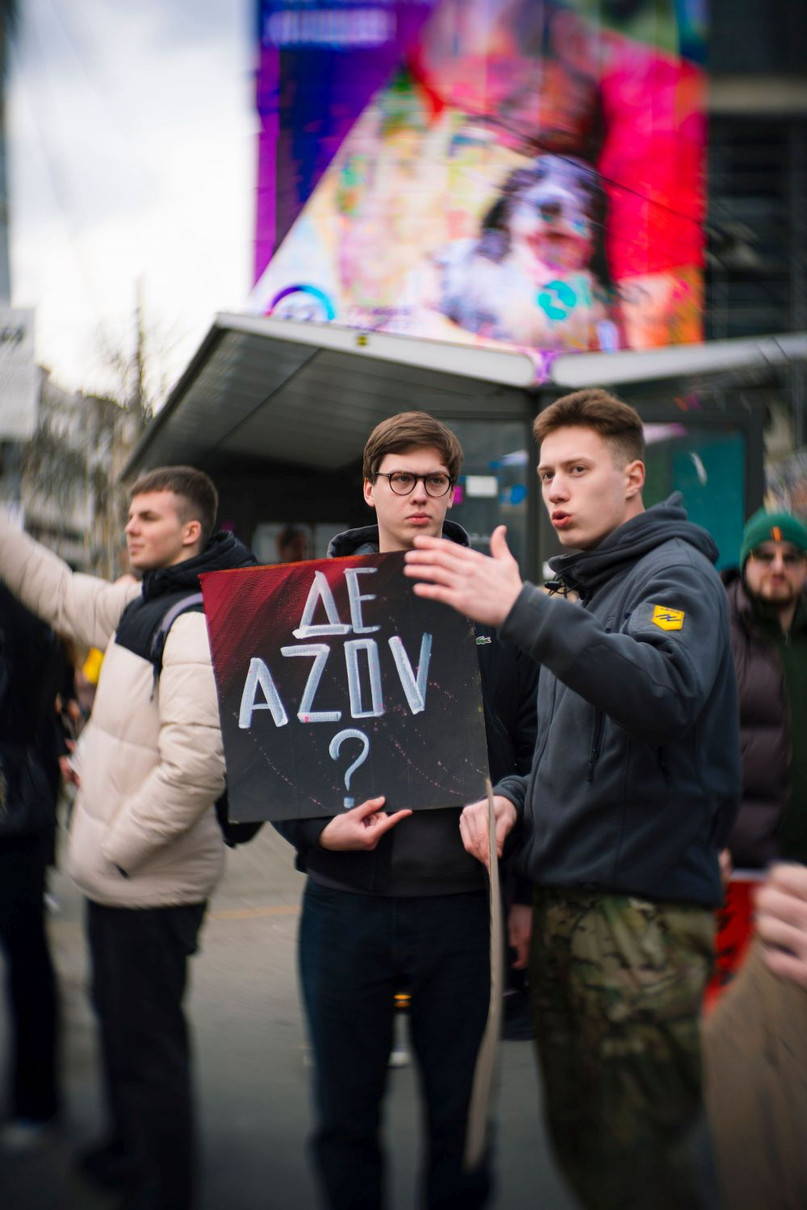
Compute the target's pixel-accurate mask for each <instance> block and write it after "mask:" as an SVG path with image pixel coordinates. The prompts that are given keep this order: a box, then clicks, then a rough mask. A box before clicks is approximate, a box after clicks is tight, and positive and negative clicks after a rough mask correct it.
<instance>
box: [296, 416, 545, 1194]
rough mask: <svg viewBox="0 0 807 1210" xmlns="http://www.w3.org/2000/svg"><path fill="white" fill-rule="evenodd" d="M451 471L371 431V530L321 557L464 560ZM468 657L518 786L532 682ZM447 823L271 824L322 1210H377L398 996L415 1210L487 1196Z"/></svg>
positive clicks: (426, 818) (442, 458)
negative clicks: (287, 914)
mask: <svg viewBox="0 0 807 1210" xmlns="http://www.w3.org/2000/svg"><path fill="white" fill-rule="evenodd" d="M461 463H462V450H461V448H460V444H459V442H458V441H457V438H456V437H455V436H454V434H453V433H452V432H451V431H450V430H449V429H447V428H446V427H445V426H444V425H443V424H440V423H439V422H438V421H437V420H434V419H433V418H432V417H431V416H429V415H427V414H426V413H424V412H407V413H403V414H400V415H397V416H392V417H390V418H389V419H388V420H385V421H382V423H381V424H379V425H378V426H377V427H376V428H375V429H374V430H373V432H372V433H371V435H370V438H369V440H368V442H367V445H366V447H365V451H364V466H363V474H364V499H365V501H366V503H367V504H368V505H369V506H370V508H372V509H373V510H374V511H375V516H376V524H374V525H368V526H366V527H363V528H361V529H354V530H350V531H348V532H347V533H342V534H339V535H338V536H337V537H336V538H334V540H333V542H332V543H331V546H330V549H329V554H331V555H337V556H342V555H362V554H374V553H376V552H379V551H380V552H381V553H382V554H384V553H387V552H390V551H405V550H409V549H411V547H412V544H413V542H414V539H415V537H416V536H418V535H419V534H427V535H430V536H432V537H440V536H441V535H445V536H446V537H447V538H450V539H451V540H452V541H453V542H454V543H458V544H459V545H462V546H467V544H468V537H467V534H466V533H465V531H464V530H463V529H462V528H461V526H459V525H456V524H453V523H452V522H451V521H449V520H447V518H446V513H447V512H448V510H449V508H450V507H451V505H452V503H453V500H454V488H455V485H456V482H457V476H458V474H459V471H460V466H461ZM477 652H478V655H479V663H480V673H481V678H482V695H483V704H484V709H485V727H486V735H487V748H488V761H489V765H490V769H491V775H492V776H493V777H494V778H496V777H500V776H503V775H504V774H505V771H507V772H509V773H515V772H525V771H526V770H527V769H528V768H529V764H530V759H531V757H532V751H533V746H534V740H535V694H536V681H537V670H536V668H535V667H534V666H532V665H531V661H529V660H528V659H526V658H522V657H520V656H519V654H518V653H517V651H516V649H515V648H514V647H508V646H507V645H506V644H502V643H500V642H499V641H498V640H497V639H496V637H495V635H494V634H493V632H491V631H489V630H487V629H485V628H483V627H480V628H478V630H477ZM446 724H447V725H448V726H450V725H451V720H450V719H447V720H446ZM383 789H384V787H383V786H379V787H378V791H379V794H381V793H382V792H383ZM459 820H460V810H459V808H455V809H441V810H428V811H417V812H414V813H413V812H412V811H409V810H402V811H397V812H395V813H394V814H392V815H388V814H387V813H386V812H385V811H384V799H383V797H377V798H373V799H370V800H369V801H367V802H365V803H362V804H361V805H360V806H358V807H355V808H354V809H353V810H351V811H348V812H346V813H345V814H342V815H338V816H335V817H334V818H333V819H331V820H330V821H328V820H325V821H323V820H302V821H294V822H287V823H284V824H280V825H278V828H279V830H280V831H281V832H282V833H283V835H285V836H286V837H287V839H288V840H290V841H291V842H292V843H293V844H294V845H295V846H296V848H297V851H298V864H299V865H300V867H301V868H302V869H304V870H305V871H306V872H307V874H308V883H307V886H306V890H305V896H304V901H303V913H302V920H301V924H300V939H299V946H300V953H299V959H300V971H301V979H302V986H303V996H304V1002H305V1008H306V1013H307V1017H308V1025H309V1032H310V1038H311V1045H312V1048H313V1055H314V1065H315V1081H316V1111H317V1126H316V1131H315V1135H314V1140H313V1150H314V1156H315V1160H316V1165H317V1169H318V1174H319V1178H320V1182H321V1186H322V1191H323V1195H324V1204H325V1205H327V1206H328V1207H330V1208H331V1210H348V1208H350V1210H355V1208H357V1207H362V1208H363V1210H380V1207H382V1206H384V1205H385V1204H386V1203H385V1191H384V1172H383V1156H382V1152H381V1148H380V1145H379V1130H380V1124H381V1101H382V1096H383V1092H384V1085H385V1082H386V1078H387V1065H388V1060H389V1056H390V1050H391V1047H392V1041H393V1027H394V1013H395V1003H394V997H395V994H396V993H397V992H400V991H402V990H405V991H407V992H409V994H410V997H411V999H410V1017H409V1020H410V1027H411V1029H410V1032H411V1044H412V1049H413V1051H414V1055H415V1058H416V1061H417V1062H418V1065H419V1067H420V1074H421V1088H422V1090H423V1097H424V1099H425V1102H426V1112H425V1115H424V1117H425V1121H426V1130H427V1134H428V1138H427V1156H426V1161H425V1164H424V1176H423V1205H425V1206H428V1207H430V1208H431V1210H437V1208H438V1207H440V1208H441V1210H449V1207H452V1208H455V1210H474V1208H475V1207H481V1206H484V1205H485V1204H486V1202H487V1201H488V1198H489V1195H490V1189H491V1175H490V1162H489V1157H487V1156H486V1157H485V1159H484V1160H483V1162H482V1163H481V1164H480V1165H479V1166H478V1167H476V1168H475V1169H472V1170H466V1169H465V1167H464V1165H463V1152H464V1148H465V1134H466V1125H467V1116H468V1106H469V1101H470V1095H471V1086H472V1081H473V1075H474V1067H475V1064H476V1058H477V1054H478V1051H479V1046H480V1042H481V1040H482V1035H483V1033H484V1030H485V1024H486V1020H487V1014H488V1006H489V1000H490V965H489V942H490V922H489V913H488V898H487V891H486V884H485V873H484V869H483V867H482V865H481V864H480V863H479V862H478V861H477V860H476V859H475V858H473V857H471V856H470V855H469V854H468V853H466V851H465V849H464V847H463V844H462V840H461V838H460V831H459Z"/></svg>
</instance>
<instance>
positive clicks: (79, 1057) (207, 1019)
mask: <svg viewBox="0 0 807 1210" xmlns="http://www.w3.org/2000/svg"><path fill="white" fill-rule="evenodd" d="M302 883H303V879H302V877H301V875H299V874H297V873H296V872H295V870H294V868H293V854H292V850H291V849H290V848H289V846H288V845H286V843H285V842H284V841H283V840H282V839H281V838H280V837H279V836H278V835H277V834H276V833H275V832H274V830H273V829H272V828H271V827H266V828H264V829H263V831H262V832H261V833H260V835H259V836H258V837H257V838H256V839H255V840H254V841H253V842H252V843H251V844H249V845H248V846H246V847H244V848H242V849H238V850H236V851H235V852H234V853H231V854H229V856H228V868H227V874H226V876H225V878H224V880H223V882H222V884H221V886H220V887H219V889H218V891H217V893H216V895H215V897H214V899H213V901H212V903H211V908H210V912H209V914H208V917H207V921H206V923H205V926H204V929H203V932H202V950H201V952H200V954H199V955H197V957H196V958H195V959H194V960H193V962H192V976H191V994H190V1012H191V1018H192V1021H193V1029H194V1039H195V1051H196V1060H197V1068H196V1070H197V1103H198V1106H199V1117H200V1131H201V1136H202V1151H203V1155H202V1162H203V1172H202V1198H201V1207H200V1210H316V1207H317V1205H318V1203H317V1199H316V1194H315V1188H314V1182H313V1176H312V1173H311V1169H310V1165H309V1162H308V1157H307V1154H306V1144H305V1139H306V1135H307V1133H308V1131H309V1129H310V1121H311V1119H310V1107H309V1087H308V1083H309V1074H310V1073H309V1069H308V1067H307V1065H306V1061H305V1059H306V1046H305V1035H304V1027H303V1021H302V1014H301V1010H300V1004H299V1000H298V995H297V977H296V969H295V940H296V931H297V923H298V914H299V909H298V905H299V898H300V893H301V889H302ZM52 889H53V892H54V894H55V896H56V898H57V899H58V901H59V911H58V912H57V913H55V914H54V915H53V916H52V917H51V934H52V938H53V948H54V953H55V957H56V960H57V964H58V967H59V974H60V986H61V992H62V1000H63V1018H64V1043H63V1045H64V1065H65V1074H66V1098H67V1106H66V1114H65V1121H64V1124H63V1126H62V1128H61V1129H60V1130H59V1131H58V1132H57V1133H56V1134H55V1136H54V1138H53V1140H52V1142H51V1143H50V1144H49V1145H48V1146H47V1147H46V1148H43V1149H41V1150H39V1151H38V1152H37V1153H36V1154H33V1155H30V1156H26V1157H11V1158H8V1157H0V1206H2V1207H3V1210H115V1206H116V1201H115V1199H114V1198H112V1199H110V1198H107V1197H104V1196H101V1195H100V1194H97V1193H94V1192H93V1191H92V1190H91V1189H89V1188H88V1187H87V1186H86V1184H85V1183H84V1182H83V1181H82V1180H80V1178H78V1177H77V1176H76V1175H75V1174H74V1173H73V1172H72V1171H71V1156H72V1153H73V1149H74V1148H75V1147H76V1146H81V1145H83V1144H85V1143H87V1142H89V1141H91V1140H92V1139H93V1138H94V1137H95V1136H96V1135H97V1133H98V1132H99V1129H100V1126H101V1106H100V1095H99V1084H98V1075H97V1066H96V1053H95V1027H94V1021H93V1018H92V1014H91V1011H90V1008H89V1005H88V1001H87V995H86V984H87V970H86V955H85V949H84V939H83V930H82V904H81V900H80V898H79V896H78V895H77V894H76V892H75V890H74V889H73V888H72V886H71V884H70V883H69V881H68V880H67V879H66V878H65V877H64V876H63V875H61V874H59V873H57V874H56V875H55V877H54V878H53V879H52ZM457 1007H458V1011H461V1007H462V1006H461V1005H458V1006H457ZM0 1045H2V1047H3V1051H2V1055H3V1057H2V1072H3V1076H4V1075H5V1062H6V1060H5V1047H6V1039H5V1020H4V1012H3V1010H2V1008H0ZM415 1081H416V1076H415V1072H414V1070H413V1068H412V1067H411V1066H408V1067H404V1068H400V1069H396V1070H391V1071H390V1079H389V1088H388V1095H387V1111H386V1137H387V1138H388V1140H389V1149H388V1150H389V1166H390V1191H391V1197H390V1210H414V1207H415V1206H416V1201H415V1189H416V1181H417V1165H418V1148H419V1130H420V1127H419V1121H418V1105H417V1099H416V1089H415ZM3 1086H5V1085H3ZM498 1104H499V1108H498V1116H497V1121H498V1129H497V1169H498V1174H499V1188H498V1193H497V1196H496V1198H495V1200H494V1202H493V1203H492V1205H491V1210H535V1208H536V1207H541V1210H572V1207H573V1202H572V1200H571V1199H570V1198H569V1196H568V1195H567V1194H565V1193H564V1192H563V1190H562V1188H561V1186H560V1184H559V1181H558V1178H557V1177H556V1175H555V1173H554V1171H553V1168H552V1164H551V1160H550V1159H549V1157H548V1154H547V1149H546V1143H545V1140H544V1136H543V1132H542V1130H541V1126H540V1121H539V1107H538V1088H537V1082H536V1078H535V1071H534V1062H533V1053H532V1046H531V1044H530V1043H528V1042H506V1043H504V1044H503V1045H502V1047H501V1076H500V1094H499V1103H498Z"/></svg>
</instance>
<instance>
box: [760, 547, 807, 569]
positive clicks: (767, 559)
mask: <svg viewBox="0 0 807 1210" xmlns="http://www.w3.org/2000/svg"><path fill="white" fill-rule="evenodd" d="M779 553H780V552H779V551H778V550H752V551H751V558H752V559H753V560H754V562H755V563H763V564H765V566H767V567H770V565H771V564H772V563H773V561H774V559H775V558H776V556H777V555H778V554H779ZM805 558H807V554H805V552H804V551H803V550H788V551H785V552H784V553H783V554H782V562H783V563H784V565H785V567H798V566H799V564H801V563H803V562H804V559H805Z"/></svg>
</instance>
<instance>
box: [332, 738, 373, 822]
mask: <svg viewBox="0 0 807 1210" xmlns="http://www.w3.org/2000/svg"><path fill="white" fill-rule="evenodd" d="M346 739H357V740H358V741H359V743H360V744H361V745H362V750H361V752H360V753H359V755H358V756H357V757H356V759H355V760H354V762H353V764H352V765H348V767H347V769H346V770H345V790H346V791H347V790H349V789H350V779H351V777H352V776H353V774H354V773H355V772H356V770H357V769H358V767H359V766H360V765H363V764H364V762H365V761H366V760H367V753H368V752H369V751H370V741H369V739H368V738H367V736H366V735H365V734H364V732H363V731H356V730H355V729H353V728H351V727H348V728H347V730H346V731H338V732H337V733H336V735H335V736H334V737H333V739H332V740H331V742H330V744H329V745H328V753H329V755H330V758H331V760H336V758H337V757H338V756H339V749H340V748H341V747H342V744H343V743H344V742H345V740H346ZM344 805H345V807H346V808H348V807H354V806H355V805H356V800H355V798H350V797H346V798H345V799H344Z"/></svg>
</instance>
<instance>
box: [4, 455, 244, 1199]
mask: <svg viewBox="0 0 807 1210" xmlns="http://www.w3.org/2000/svg"><path fill="white" fill-rule="evenodd" d="M216 509H217V494H216V489H215V487H214V486H213V484H212V483H211V481H210V480H209V479H208V477H207V476H206V475H204V474H203V473H202V472H201V471H197V470H195V469H193V468H190V467H163V468H158V469H157V470H153V471H149V472H147V473H146V474H145V475H143V476H142V477H141V478H140V479H139V480H138V481H137V482H136V483H135V484H134V486H133V488H132V491H131V502H130V508H129V519H128V522H127V525H126V541H127V546H128V552H129V561H130V564H131V567H132V570H133V571H134V572H136V573H137V574H138V575H140V576H141V577H142V583H138V582H135V583H129V582H126V581H125V580H124V581H122V582H118V583H115V584H112V583H108V582H107V581H104V580H100V579H96V578H94V577H92V576H86V575H79V574H74V573H73V572H71V570H70V568H69V567H68V566H67V564H65V563H63V562H62V560H61V559H59V558H57V557H56V556H55V555H54V554H52V553H51V552H50V551H48V550H46V549H45V548H44V547H43V546H41V545H39V544H38V543H36V542H34V541H33V540H32V539H31V538H29V537H28V536H27V535H26V534H24V533H23V532H22V531H21V530H19V529H18V528H16V526H15V525H14V524H13V523H12V522H10V521H9V520H8V519H7V518H0V574H2V576H3V578H4V579H5V581H6V583H7V584H8V585H9V587H10V588H11V589H12V591H13V592H15V593H16V594H17V595H18V596H19V597H21V598H22V599H23V600H24V602H25V603H26V604H27V605H28V606H29V607H30V608H31V609H33V610H35V611H36V612H37V613H39V614H40V616H41V617H43V618H44V619H45V620H46V621H48V622H49V623H50V624H51V625H53V626H54V627H55V628H56V629H57V630H58V631H59V633H63V634H66V635H69V636H71V637H73V638H74V639H75V640H76V641H77V642H79V643H81V644H83V645H85V646H87V647H97V648H98V649H99V650H102V651H104V660H103V664H102V666H101V670H100V676H99V680H98V687H97V693H96V696H95V702H94V705H93V710H92V715H91V716H90V719H89V722H88V723H87V726H86V728H85V730H84V732H83V735H82V744H81V747H82V753H81V755H82V762H81V767H80V770H79V779H80V789H79V793H78V796H77V799H76V803H75V807H74V811H73V820H72V827H71V832H70V848H69V857H70V868H71V872H72V874H73V876H74V878H75V879H76V881H77V883H78V885H79V886H80V887H81V889H82V890H83V891H84V893H85V894H86V896H87V899H88V905H87V929H88V938H89V946H90V955H91V960H92V999H93V1005H94V1007H95V1009H96V1012H97V1015H98V1020H99V1025H100V1037H101V1057H102V1066H103V1075H104V1085H105V1092H106V1101H107V1106H106V1108H107V1113H108V1119H109V1121H108V1128H109V1133H108V1136H107V1137H106V1138H105V1139H103V1140H102V1141H101V1142H100V1144H99V1145H98V1146H97V1147H95V1148H93V1149H91V1150H89V1151H88V1152H87V1153H86V1154H85V1155H84V1157H83V1168H84V1171H85V1172H87V1173H88V1174H90V1175H93V1176H94V1177H95V1178H97V1179H98V1180H100V1181H101V1182H102V1183H105V1184H110V1185H117V1186H120V1187H121V1188H122V1189H124V1190H125V1194H126V1196H125V1199H124V1201H123V1203H122V1210H190V1208H191V1207H192V1206H193V1205H194V1204H195V1196H194V1170H195V1162H194V1156H195V1128H194V1120H193V1118H194V1115H193V1104H192V1087H191V1057H190V1047H189V1039H188V1026H187V1022H186V1019H185V1015H184V1012H183V1008H182V1001H183V997H184V991H185V985H186V977H187V959H188V957H189V956H190V955H191V954H192V953H194V951H195V950H196V947H197V938H198V934H199V929H200V926H201V924H202V919H203V916H204V913H205V907H206V901H207V897H208V896H209V894H210V892H211V891H212V889H213V887H214V886H215V884H216V882H217V880H218V878H219V876H220V874H221V871H222V866H223V861H224V844H223V840H222V836H221V831H220V829H219V826H218V823H217V821H216V816H215V811H214V809H213V804H214V803H215V801H216V799H217V797H218V796H219V794H220V793H221V791H222V788H223V784H224V758H223V751H222V743H221V733H220V729H219V715H218V705H217V698H216V689H215V683H214V679H213V670H212V666H211V661H210V649H209V645H208V638H207V627H206V623H205V618H204V615H203V614H201V613H199V612H184V613H181V614H180V615H179V616H178V617H177V618H176V620H175V621H174V622H173V625H172V626H171V628H170V630H169V631H168V634H167V637H166V640H165V647H164V651H163V657H162V671H161V673H160V675H159V677H158V676H157V674H156V672H155V667H154V664H153V662H152V658H151V644H152V640H153V637H154V635H155V634H156V633H157V631H158V630H159V628H160V625H161V623H163V621H164V619H165V617H166V614H167V613H168V611H169V609H170V608H171V607H172V606H174V605H175V604H177V603H178V602H180V601H183V602H185V601H187V598H188V596H189V594H193V593H196V594H198V592H199V587H200V585H199V574H200V573H201V572H207V571H214V570H219V569H222V568H232V567H241V566H244V565H245V564H247V563H251V562H254V559H253V558H252V556H251V555H250V553H249V551H247V550H246V548H245V547H243V546H242V545H241V543H240V542H238V541H237V540H236V538H235V537H234V536H233V535H232V534H229V533H218V534H215V533H214V524H215V517H216Z"/></svg>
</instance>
